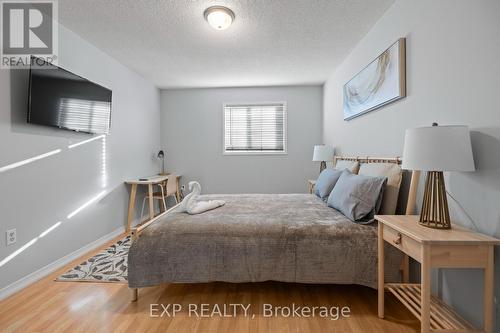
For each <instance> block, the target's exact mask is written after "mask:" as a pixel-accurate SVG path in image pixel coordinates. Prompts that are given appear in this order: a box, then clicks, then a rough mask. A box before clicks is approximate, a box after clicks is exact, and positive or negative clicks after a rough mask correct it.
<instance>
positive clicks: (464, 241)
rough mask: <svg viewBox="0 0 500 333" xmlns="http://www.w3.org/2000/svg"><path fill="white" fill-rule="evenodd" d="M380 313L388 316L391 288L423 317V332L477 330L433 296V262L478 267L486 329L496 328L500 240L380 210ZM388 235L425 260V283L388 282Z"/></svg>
mask: <svg viewBox="0 0 500 333" xmlns="http://www.w3.org/2000/svg"><path fill="white" fill-rule="evenodd" d="M375 219H376V220H377V221H378V316H379V317H380V318H384V291H386V290H387V291H390V292H391V293H392V294H394V296H396V298H397V299H398V300H399V301H401V303H403V304H404V305H405V306H406V307H407V308H408V309H409V310H410V312H411V313H412V314H414V315H415V316H416V317H417V318H419V319H420V321H421V332H425V333H427V332H430V331H431V330H433V331H443V332H444V331H449V332H460V331H463V332H469V331H474V332H478V330H475V328H474V327H472V325H471V324H469V323H468V322H466V321H465V320H464V319H462V318H461V317H460V316H459V315H457V314H456V313H455V311H453V310H452V309H451V308H450V307H449V306H448V305H446V304H445V303H444V302H443V301H441V300H440V299H438V298H437V297H434V296H431V268H438V267H443V268H479V269H482V270H483V271H484V287H483V288H484V289H483V297H484V298H483V302H484V303H483V311H484V316H483V326H484V327H483V330H482V331H483V332H486V333H492V332H493V272H494V261H493V253H494V252H493V251H494V246H495V245H500V240H499V239H496V238H493V237H490V236H486V235H482V234H479V233H476V232H473V231H470V230H467V229H465V228H462V227H460V226H456V225H455V226H454V227H453V229H451V230H431V229H428V228H425V227H424V226H422V225H420V224H419V223H417V222H418V219H419V217H418V216H415V215H377V216H375ZM384 241H386V242H387V243H389V244H391V245H392V246H394V247H396V248H398V249H399V250H401V251H402V252H404V253H405V254H407V255H409V256H410V257H412V258H413V259H415V260H417V261H418V262H420V264H421V265H422V270H421V283H420V284H410V283H387V284H386V283H385V281H384Z"/></svg>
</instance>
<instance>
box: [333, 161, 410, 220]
mask: <svg viewBox="0 0 500 333" xmlns="http://www.w3.org/2000/svg"><path fill="white" fill-rule="evenodd" d="M337 161H351V162H359V163H360V164H362V163H395V164H398V165H401V164H402V163H403V159H402V158H401V157H369V156H366V157H359V156H356V157H352V156H334V157H333V165H334V166H335V164H337ZM410 172H411V181H410V188H409V190H408V200H407V201H406V210H405V214H406V215H413V214H415V205H416V201H417V190H418V182H419V180H420V171H417V170H414V171H410Z"/></svg>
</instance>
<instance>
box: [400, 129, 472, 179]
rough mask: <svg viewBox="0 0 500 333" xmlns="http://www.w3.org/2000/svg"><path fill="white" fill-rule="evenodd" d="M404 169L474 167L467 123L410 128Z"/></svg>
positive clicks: (458, 168) (407, 133)
mask: <svg viewBox="0 0 500 333" xmlns="http://www.w3.org/2000/svg"><path fill="white" fill-rule="evenodd" d="M402 168H403V169H406V170H422V171H474V170H475V167H474V158H473V156H472V146H471V141H470V133H469V128H468V127H467V126H432V127H420V128H412V129H407V130H406V135H405V145H404V151H403V165H402Z"/></svg>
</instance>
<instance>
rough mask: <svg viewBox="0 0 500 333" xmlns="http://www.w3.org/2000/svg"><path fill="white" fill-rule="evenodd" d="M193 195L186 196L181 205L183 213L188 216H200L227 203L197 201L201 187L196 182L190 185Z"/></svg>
mask: <svg viewBox="0 0 500 333" xmlns="http://www.w3.org/2000/svg"><path fill="white" fill-rule="evenodd" d="M188 187H189V190H190V191H191V193H189V194H188V195H186V197H185V198H184V200H182V202H181V205H180V210H181V212H186V213H188V214H191V215H193V214H200V213H203V212H206V211H207V210H211V209H215V208H217V207H220V206H223V205H224V204H225V203H226V202H225V201H223V200H209V201H196V197H197V196H199V195H200V193H201V185H200V183H198V182H196V181H191V182H189V184H188Z"/></svg>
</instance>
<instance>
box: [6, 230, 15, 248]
mask: <svg viewBox="0 0 500 333" xmlns="http://www.w3.org/2000/svg"><path fill="white" fill-rule="evenodd" d="M5 235H6V236H7V246H9V245H12V244H15V243H16V242H17V230H16V229H10V230H7V231H6V232H5Z"/></svg>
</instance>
